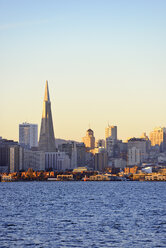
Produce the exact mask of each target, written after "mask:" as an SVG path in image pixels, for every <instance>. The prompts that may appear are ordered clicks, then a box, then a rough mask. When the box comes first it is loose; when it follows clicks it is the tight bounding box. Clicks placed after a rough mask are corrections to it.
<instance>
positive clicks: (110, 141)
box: [105, 125, 117, 157]
mask: <svg viewBox="0 0 166 248" xmlns="http://www.w3.org/2000/svg"><path fill="white" fill-rule="evenodd" d="M105 139H106V149H107V152H108V156H109V157H113V156H114V150H115V145H116V144H117V126H110V125H108V127H106V129H105Z"/></svg>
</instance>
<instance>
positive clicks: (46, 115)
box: [39, 81, 56, 152]
mask: <svg viewBox="0 0 166 248" xmlns="http://www.w3.org/2000/svg"><path fill="white" fill-rule="evenodd" d="M39 149H40V150H41V151H45V152H55V151H56V146H55V137H54V128H53V121H52V113H51V102H50V95H49V89H48V81H46V85H45V96H44V101H43V113H42V120H41V128H40V138H39Z"/></svg>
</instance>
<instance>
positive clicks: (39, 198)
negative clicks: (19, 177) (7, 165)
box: [0, 182, 166, 248]
mask: <svg viewBox="0 0 166 248" xmlns="http://www.w3.org/2000/svg"><path fill="white" fill-rule="evenodd" d="M0 247H1V248H2V247H14V248H16V247H44V248H45V247H57V248H58V247H94V248H95V247H96V248H97V247H126V248H130V247H131V248H132V247H141V248H142V247H150V248H152V247H166V182H12V183H0Z"/></svg>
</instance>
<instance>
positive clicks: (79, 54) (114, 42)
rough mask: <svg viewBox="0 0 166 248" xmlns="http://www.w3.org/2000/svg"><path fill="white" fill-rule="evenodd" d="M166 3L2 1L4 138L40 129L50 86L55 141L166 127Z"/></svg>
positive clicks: (0, 130) (0, 72)
mask: <svg viewBox="0 0 166 248" xmlns="http://www.w3.org/2000/svg"><path fill="white" fill-rule="evenodd" d="M165 13H166V1H165V0H135V1H133V0H131V1H128V0H100V1H99V0H52V1H51V0H35V1H34V0H28V1H22V0H20V1H17V0H10V1H9V0H0V86H1V90H0V93H1V94H0V106H1V107H0V109H1V112H0V113H1V118H0V136H2V137H3V138H9V139H15V140H18V125H19V123H22V122H25V121H27V122H30V123H37V124H39V129H40V122H41V115H42V101H43V98H44V88H45V81H46V80H48V82H49V89H50V97H51V103H52V115H53V122H54V132H55V136H56V137H57V138H64V139H75V140H78V141H79V140H81V137H83V136H84V135H85V131H86V129H87V128H88V127H89V123H90V127H91V128H92V129H93V130H94V133H95V136H96V138H104V134H105V127H106V126H107V123H108V122H109V123H110V124H111V125H117V126H118V138H121V139H124V140H125V139H126V138H127V137H132V136H135V137H138V136H140V135H141V134H142V132H147V134H149V132H150V131H151V130H152V129H153V128H154V127H156V126H166V97H165V95H166V14H165Z"/></svg>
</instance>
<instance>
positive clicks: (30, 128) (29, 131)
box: [19, 122, 38, 148]
mask: <svg viewBox="0 0 166 248" xmlns="http://www.w3.org/2000/svg"><path fill="white" fill-rule="evenodd" d="M19 144H20V145H21V146H23V147H25V148H32V147H37V146H38V125H37V124H30V123H26V122H25V123H22V124H19Z"/></svg>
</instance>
